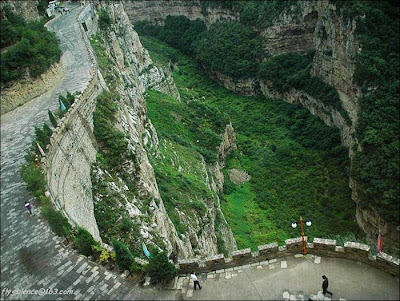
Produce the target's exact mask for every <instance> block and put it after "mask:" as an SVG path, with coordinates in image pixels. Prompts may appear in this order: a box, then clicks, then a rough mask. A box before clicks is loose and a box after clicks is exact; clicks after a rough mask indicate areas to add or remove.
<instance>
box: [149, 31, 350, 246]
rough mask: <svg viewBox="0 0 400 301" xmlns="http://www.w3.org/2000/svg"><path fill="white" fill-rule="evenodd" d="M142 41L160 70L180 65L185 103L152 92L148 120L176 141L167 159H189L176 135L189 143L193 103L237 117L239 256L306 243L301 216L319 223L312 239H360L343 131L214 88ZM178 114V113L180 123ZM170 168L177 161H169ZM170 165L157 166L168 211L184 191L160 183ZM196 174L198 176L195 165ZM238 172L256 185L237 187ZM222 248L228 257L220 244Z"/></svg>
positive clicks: (231, 215) (234, 198)
mask: <svg viewBox="0 0 400 301" xmlns="http://www.w3.org/2000/svg"><path fill="white" fill-rule="evenodd" d="M141 41H142V43H143V44H144V46H145V47H146V48H147V49H148V50H149V51H150V54H151V56H152V58H153V60H156V61H158V63H159V64H163V65H165V66H167V65H168V62H169V61H170V60H171V58H175V59H176V61H177V66H178V68H176V69H175V70H174V79H175V82H176V84H177V87H178V89H179V92H180V95H181V99H182V101H183V102H182V103H177V102H174V101H173V100H172V99H169V98H168V97H167V96H164V95H161V94H160V93H156V92H152V91H150V92H149V93H148V96H147V97H146V101H147V104H148V111H149V112H148V114H149V117H150V118H151V120H152V122H153V124H154V125H155V128H156V129H157V132H158V134H159V136H160V138H161V139H160V140H162V138H165V137H167V138H168V139H169V144H168V143H166V145H167V152H170V153H171V157H172V158H174V156H173V155H172V154H174V152H176V155H175V158H176V157H179V158H185V156H187V155H186V154H185V153H184V151H186V149H185V148H183V146H182V145H179V146H177V144H178V141H177V140H174V141H172V139H173V138H171V137H173V133H175V134H179V136H181V137H183V139H185V134H184V133H185V131H189V128H190V126H188V125H187V124H185V123H184V122H183V121H185V117H184V116H185V113H182V111H183V112H185V110H184V109H183V108H184V107H185V106H186V108H187V109H186V111H191V110H192V109H189V106H188V104H189V103H191V102H197V103H201V104H204V105H206V106H208V107H210V108H214V111H219V112H223V115H228V116H230V119H231V121H232V123H233V127H234V128H235V131H236V143H237V146H238V150H237V151H235V152H234V153H233V154H231V156H230V157H229V158H228V160H227V166H226V168H225V170H224V174H225V188H224V193H223V194H222V195H221V197H222V203H221V207H222V211H223V213H224V215H225V217H226V219H227V221H228V223H229V225H230V226H231V228H232V230H233V232H234V235H235V238H236V240H237V243H238V248H245V247H251V248H253V249H255V248H256V246H257V245H261V244H265V243H269V242H274V241H278V242H279V243H283V242H284V240H285V239H287V238H290V237H296V236H299V233H298V231H296V230H293V229H292V228H291V227H290V223H291V222H292V221H293V220H296V219H298V218H299V216H300V215H301V216H303V217H304V218H308V219H311V220H312V221H313V226H312V227H311V228H309V229H307V235H308V236H309V237H311V238H312V237H326V236H328V235H333V234H343V235H344V234H347V233H348V232H353V233H355V234H356V235H358V233H356V231H357V227H356V223H355V221H354V213H355V204H354V202H353V201H352V200H351V191H350V189H349V188H348V168H349V162H348V159H347V155H346V150H345V149H344V148H342V147H341V146H340V136H339V132H338V130H337V129H332V128H329V127H327V126H325V125H324V124H323V123H322V122H321V121H320V120H319V119H317V118H316V117H314V116H312V115H310V114H309V112H308V111H307V110H305V109H303V108H302V107H299V106H295V105H291V104H287V103H285V102H282V101H279V100H273V99H265V98H264V97H244V96H238V95H235V94H234V93H232V92H230V91H227V90H226V89H224V88H222V87H220V86H218V85H217V84H216V83H214V82H213V81H212V80H211V79H209V78H208V77H207V75H206V73H205V71H204V70H203V68H202V67H201V66H199V65H198V64H196V63H194V62H193V60H191V59H189V58H188V57H187V56H185V55H183V54H181V53H180V52H179V51H177V50H174V49H172V48H170V47H168V45H166V44H165V43H162V42H160V41H157V40H156V39H154V38H150V37H141ZM179 106H181V107H182V108H179V109H178V108H177V107H179ZM175 111H177V112H179V113H177V114H176V115H174V114H173V112H175ZM171 114H172V116H171ZM174 116H175V120H174ZM182 116H183V117H182ZM179 120H182V121H181V122H178V121H179ZM185 122H186V121H185ZM182 133H183V134H182ZM188 135H189V134H188ZM171 141H172V142H171ZM189 142H191V141H190V140H189ZM163 148H165V146H163V145H161V146H160V149H161V150H162V149H163ZM168 148H171V150H170V151H168ZM163 154H164V153H163ZM175 160H176V159H175ZM163 161H164V162H168V161H170V158H169V157H168V156H166V157H165V159H163ZM188 161H189V160H188ZM152 163H153V162H152ZM167 165H168V164H166V163H165V164H164V166H161V164H157V162H156V163H153V166H154V168H155V171H156V176H157V182H158V183H159V186H160V192H161V195H162V197H163V200H164V202H165V204H166V207H167V206H168V205H167V204H168V203H169V200H168V197H166V196H165V195H168V194H170V193H172V194H173V193H174V191H176V187H179V186H178V184H179V183H183V180H182V179H181V180H180V182H179V181H176V182H174V181H172V180H171V178H172V177H170V176H168V177H164V178H162V177H160V172H159V170H160V169H161V170H162V171H163V172H164V173H165V171H164V170H165V169H166V167H165V166H167ZM160 166H161V167H160ZM193 166H194V168H193V173H195V170H196V165H195V164H193ZM231 168H237V169H241V170H245V171H246V172H248V173H249V174H250V175H251V180H250V181H249V182H247V183H244V184H242V185H236V184H234V183H232V182H230V180H229V175H228V173H227V171H228V170H229V169H231ZM183 170H185V169H184V168H183ZM187 174H188V175H189V174H190V171H189V172H187ZM185 176H186V175H185ZM186 177H188V176H186ZM178 179H179V178H178ZM189 187H190V188H189ZM193 187H194V185H193V184H191V185H190V186H188V188H187V189H186V190H189V191H192V190H194V188H193ZM177 197H178V196H177ZM180 199H182V197H181V198H180ZM172 204H173V205H174V203H172ZM179 205H180V204H179ZM174 206H175V205H174ZM168 214H169V215H170V216H171V214H170V212H168ZM172 219H173V217H172ZM216 224H218V222H217V221H216ZM220 248H221V249H223V245H222V244H221V242H220Z"/></svg>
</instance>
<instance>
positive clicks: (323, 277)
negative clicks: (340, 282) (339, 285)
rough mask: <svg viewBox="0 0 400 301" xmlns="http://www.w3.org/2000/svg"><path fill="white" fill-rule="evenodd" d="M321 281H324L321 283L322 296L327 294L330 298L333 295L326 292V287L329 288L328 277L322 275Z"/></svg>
mask: <svg viewBox="0 0 400 301" xmlns="http://www.w3.org/2000/svg"><path fill="white" fill-rule="evenodd" d="M322 279H324V281H323V282H322V293H323V294H324V296H325V295H326V294H327V293H328V294H330V295H331V296H333V294H332V293H331V292H330V291H328V286H329V282H328V277H326V276H325V275H323V276H322Z"/></svg>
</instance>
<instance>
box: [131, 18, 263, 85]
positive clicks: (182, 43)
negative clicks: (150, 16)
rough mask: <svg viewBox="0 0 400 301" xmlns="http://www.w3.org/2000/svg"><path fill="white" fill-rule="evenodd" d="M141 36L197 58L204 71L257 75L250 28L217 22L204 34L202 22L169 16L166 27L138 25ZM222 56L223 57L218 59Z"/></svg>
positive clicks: (256, 40)
mask: <svg viewBox="0 0 400 301" xmlns="http://www.w3.org/2000/svg"><path fill="white" fill-rule="evenodd" d="M135 28H136V30H137V31H138V33H139V34H141V35H152V36H154V37H157V38H159V39H160V40H162V41H164V42H166V43H168V44H169V45H171V46H173V47H175V48H178V49H180V50H181V51H183V52H185V53H189V54H194V55H195V56H196V58H197V59H198V60H199V61H200V62H201V63H202V64H203V65H204V66H206V67H208V68H211V69H212V70H215V71H219V72H222V73H224V74H226V75H230V76H233V77H235V78H241V77H252V76H255V75H256V73H257V68H258V67H257V66H258V63H259V60H260V55H261V42H260V40H259V38H258V36H257V33H256V32H255V31H253V30H252V29H251V28H250V27H247V26H245V25H242V24H240V23H236V22H229V23H223V22H217V23H214V24H212V25H211V26H210V28H209V29H208V30H206V26H205V24H204V22H203V21H200V20H199V19H197V20H195V21H190V20H189V19H188V18H186V17H184V16H179V17H173V16H168V17H167V18H166V20H165V26H163V27H160V26H155V25H152V24H151V23H149V22H146V21H144V22H138V23H136V24H135ZM221 53H223V55H221Z"/></svg>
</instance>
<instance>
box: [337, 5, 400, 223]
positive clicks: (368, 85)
mask: <svg viewBox="0 0 400 301" xmlns="http://www.w3.org/2000/svg"><path fill="white" fill-rule="evenodd" d="M340 5H341V6H342V9H343V10H342V13H343V14H344V15H345V16H347V17H348V18H355V19H356V20H357V30H356V34H357V38H358V40H359V41H360V44H361V45H360V46H361V49H362V51H361V53H359V54H358V57H357V68H356V72H355V81H356V83H357V84H358V85H360V86H361V87H362V89H363V92H364V93H365V94H364V96H363V97H362V98H361V100H360V114H359V121H358V126H357V138H358V141H359V143H360V144H361V149H362V151H358V152H357V153H356V155H355V158H354V160H353V165H352V174H353V176H354V178H355V179H356V180H357V182H358V187H357V191H358V196H359V197H360V199H361V200H362V202H360V204H361V205H362V206H372V207H374V208H376V209H377V210H378V212H379V213H380V214H381V216H382V218H384V219H385V220H387V221H389V222H391V223H393V224H394V225H398V224H399V214H398V210H399V199H398V198H399V195H400V185H399V183H398V180H399V172H400V169H399V161H400V160H399V132H400V127H399V125H400V119H399V99H400V97H399V80H400V74H399V70H400V66H399V64H400V58H399V49H400V45H399V43H400V42H399V41H400V37H399V31H398V28H399V26H400V24H399V6H398V4H397V3H395V2H392V1H380V2H375V1H372V2H371V1H351V2H347V1H345V2H341V3H340ZM363 15H365V18H364V17H361V16H363Z"/></svg>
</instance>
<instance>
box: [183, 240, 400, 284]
mask: <svg viewBox="0 0 400 301" xmlns="http://www.w3.org/2000/svg"><path fill="white" fill-rule="evenodd" d="M306 240H307V238H306ZM307 249H308V252H309V254H312V255H317V256H327V257H337V258H343V259H348V260H353V261H358V262H362V263H366V264H369V265H372V266H375V267H376V268H378V269H381V270H383V271H385V272H387V273H389V274H392V275H394V276H396V277H398V276H399V263H400V260H399V259H396V258H394V257H392V256H390V255H388V254H386V253H380V254H378V255H377V256H373V257H370V256H369V250H370V247H369V246H367V245H364V244H360V243H355V242H346V243H345V244H344V247H341V246H336V240H332V239H323V238H314V240H313V242H312V243H307ZM301 251H302V238H301V237H297V238H292V239H287V240H286V241H285V245H283V246H278V244H277V243H276V242H275V243H271V244H267V245H262V246H258V250H257V251H256V252H251V250H250V249H249V248H247V249H243V250H238V251H235V252H233V253H232V254H231V256H230V257H228V258H225V256H224V255H223V254H219V255H215V256H211V257H208V258H205V259H204V260H201V259H198V258H191V259H185V260H179V262H178V269H179V271H180V273H189V272H191V271H192V270H194V271H196V272H209V271H213V270H220V269H226V268H232V267H236V266H240V265H247V264H252V263H257V262H262V261H266V260H271V259H274V258H279V257H284V256H286V255H291V254H297V253H300V252H301Z"/></svg>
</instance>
